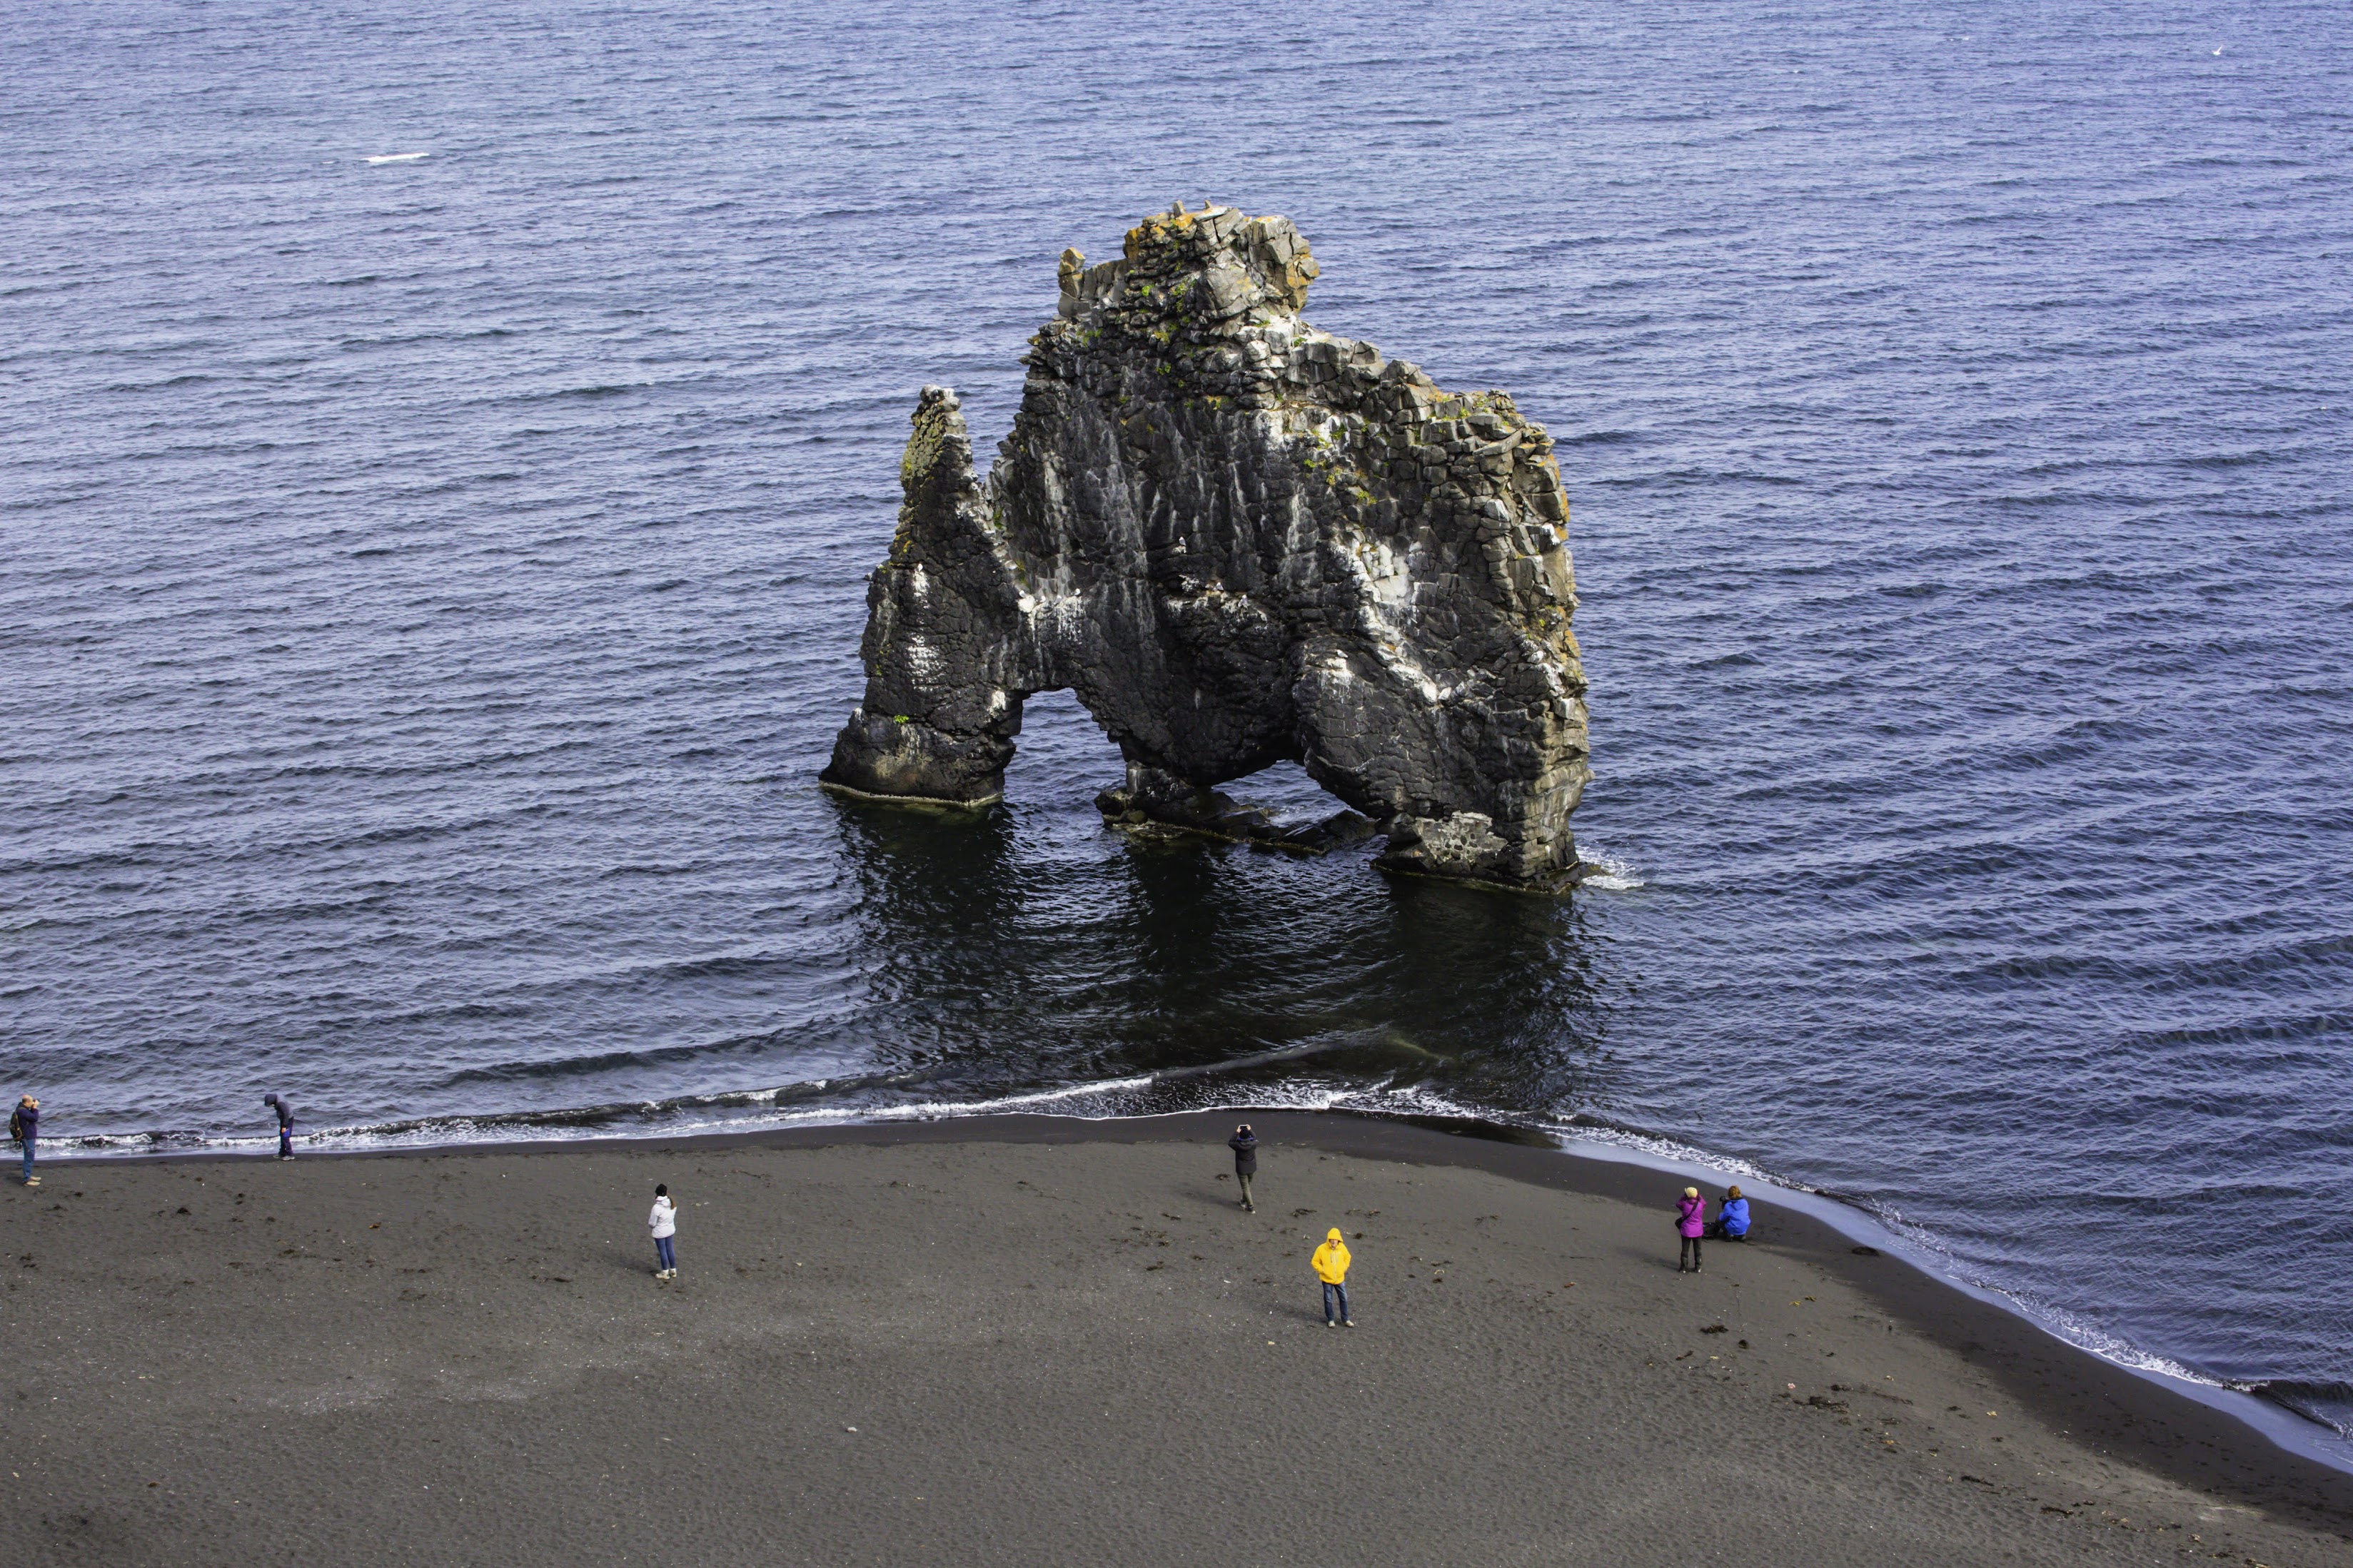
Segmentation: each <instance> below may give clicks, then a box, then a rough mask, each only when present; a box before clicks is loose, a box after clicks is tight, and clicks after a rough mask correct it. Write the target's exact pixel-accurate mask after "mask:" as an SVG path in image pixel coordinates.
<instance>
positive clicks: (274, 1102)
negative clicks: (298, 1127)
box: [261, 1094, 294, 1160]
mask: <svg viewBox="0 0 2353 1568" xmlns="http://www.w3.org/2000/svg"><path fill="white" fill-rule="evenodd" d="M261 1103H262V1104H264V1105H267V1106H269V1107H271V1108H272V1109H274V1110H276V1111H277V1112H278V1157H279V1158H280V1159H281V1160H291V1159H292V1158H293V1157H294V1108H293V1107H292V1106H290V1105H289V1104H287V1103H286V1101H285V1100H282V1099H280V1098H279V1097H278V1096H277V1095H274V1094H265V1095H263V1096H262V1097H261Z"/></svg>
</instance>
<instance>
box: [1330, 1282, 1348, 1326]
mask: <svg viewBox="0 0 2353 1568" xmlns="http://www.w3.org/2000/svg"><path fill="white" fill-rule="evenodd" d="M1335 1300H1336V1301H1337V1302H1338V1303H1339V1306H1340V1312H1339V1317H1338V1319H1336V1320H1335V1318H1334V1317H1333V1314H1332V1305H1333V1303H1334V1302H1335ZM1348 1315H1349V1313H1348V1288H1347V1287H1346V1286H1345V1285H1332V1284H1326V1285H1325V1286H1324V1321H1325V1322H1327V1323H1329V1322H1333V1321H1346V1320H1347V1318H1348Z"/></svg>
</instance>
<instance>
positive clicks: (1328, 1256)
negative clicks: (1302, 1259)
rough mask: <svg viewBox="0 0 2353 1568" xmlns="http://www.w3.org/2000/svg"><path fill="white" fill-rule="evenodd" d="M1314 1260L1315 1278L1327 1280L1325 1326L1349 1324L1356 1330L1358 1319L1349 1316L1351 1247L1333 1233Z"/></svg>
mask: <svg viewBox="0 0 2353 1568" xmlns="http://www.w3.org/2000/svg"><path fill="white" fill-rule="evenodd" d="M1310 1261H1311V1262H1313V1263H1314V1266H1315V1278H1317V1279H1321V1280H1322V1281H1324V1327H1325V1328H1327V1329H1336V1328H1338V1327H1339V1326H1340V1325H1341V1324H1342V1323H1345V1324H1347V1325H1348V1327H1350V1328H1352V1329H1353V1328H1355V1327H1356V1319H1354V1318H1352V1317H1350V1316H1348V1244H1347V1243H1346V1242H1345V1241H1342V1240H1341V1239H1340V1233H1339V1232H1338V1231H1336V1230H1335V1231H1332V1232H1329V1233H1328V1234H1326V1235H1325V1236H1324V1245H1323V1246H1321V1247H1317V1248H1316V1249H1315V1256H1314V1258H1312V1259H1310Z"/></svg>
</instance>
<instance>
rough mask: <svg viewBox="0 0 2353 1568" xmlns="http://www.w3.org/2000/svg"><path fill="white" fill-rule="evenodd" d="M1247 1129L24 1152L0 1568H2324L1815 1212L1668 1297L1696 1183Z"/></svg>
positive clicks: (2240, 1454) (1209, 1126) (1403, 1136)
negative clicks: (1386, 1567)
mask: <svg viewBox="0 0 2353 1568" xmlns="http://www.w3.org/2000/svg"><path fill="white" fill-rule="evenodd" d="M1230 1120H1231V1119H1230V1118H1219V1119H1216V1120H1215V1121H1211V1120H1209V1119H1205V1118H1177V1119H1171V1120H1166V1121H1153V1122H1145V1123H1115V1124H1100V1123H1098V1124H1083V1123H1069V1122H1056V1121H1047V1120H1042V1119H990V1120H987V1121H969V1122H961V1123H949V1124H934V1125H931V1126H921V1127H896V1128H880V1129H835V1130H829V1131H824V1132H818V1133H800V1134H791V1135H780V1136H766V1137H757V1138H748V1139H747V1138H737V1139H715V1140H704V1141H699V1142H675V1143H669V1144H660V1143H640V1144H631V1145H616V1144H604V1145H596V1146H579V1145H575V1146H570V1147H559V1148H550V1149H543V1150H536V1151H525V1152H516V1151H495V1152H468V1153H451V1154H422V1155H415V1154H412V1155H400V1156H383V1157H361V1156H352V1157H340V1158H324V1157H310V1158H305V1159H302V1160H298V1161H295V1162H292V1163H286V1164H280V1163H275V1162H271V1161H267V1160H259V1161H257V1160H249V1159H241V1160H210V1159H200V1160H177V1161H168V1162H142V1163H131V1162H122V1161H115V1162H106V1163H82V1164H69V1163H51V1164H50V1165H48V1167H47V1182H46V1184H44V1185H43V1186H41V1187H40V1188H38V1189H34V1190H29V1191H28V1190H26V1189H24V1188H21V1187H18V1186H16V1185H15V1184H9V1185H8V1186H7V1187H6V1188H5V1191H0V1215H5V1222H0V1223H5V1226H6V1231H7V1238H8V1243H7V1248H6V1250H7V1254H8V1257H7V1258H6V1263H7V1268H6V1270H5V1274H6V1279H7V1285H8V1288H7V1290H6V1291H5V1299H0V1353H5V1365H6V1377H7V1383H6V1384H5V1401H6V1418H5V1419H6V1425H5V1432H6V1444H5V1452H6V1458H5V1462H0V1485H5V1488H6V1490H5V1498H6V1500H7V1506H6V1509H5V1521H0V1562H5V1563H9V1564H17V1563H24V1564H34V1563H41V1564H47V1563H74V1564H80V1563H110V1564H140V1565H156V1568H161V1565H166V1564H178V1563H239V1564H245V1563H280V1562H287V1563H296V1562H299V1563H305V1564H320V1563H326V1564H341V1563H404V1562H416V1563H514V1564H535V1563H566V1564H570V1563H681V1564H719V1563H764V1564H765V1563H826V1564H852V1563H894V1564H895V1563H919V1562H929V1563H955V1564H965V1563H1022V1564H1045V1565H1054V1564H1063V1563H1091V1562H1111V1563H1142V1564H1156V1563H1219V1564H1293V1563H1326V1564H1337V1563H1346V1564H1351V1565H1356V1564H1387V1563H1399V1564H1418V1565H1419V1564H1445V1563H1465V1564H1469V1563H1477V1564H1502V1563H1579V1564H1582V1563H1595V1564H1600V1563H1609V1564H1648V1563H1658V1564H1673V1565H1677V1568H1685V1565H1691V1564H1703V1563H1722V1564H1737V1565H1739V1568H1773V1565H1777V1564H1784V1563H1786V1564H1792V1565H1797V1564H1806V1565H1826V1564H1841V1563H1855V1564H1883V1563H1955V1564H1961V1563H1968V1564H1979V1563H1998V1562H2019V1563H2176V1562H2210V1561H2214V1560H2217V1559H2219V1560H2221V1561H2225V1562H2232V1563H2246V1562H2257V1563H2270V1564H2277V1565H2279V1568H2300V1565H2306V1564H2309V1565H2314V1568H2318V1565H2321V1564H2344V1563H2353V1545H2348V1532H2353V1485H2348V1483H2347V1480H2346V1479H2345V1478H2343V1477H2340V1476H2338V1475H2337V1474H2336V1473H2335V1472H2332V1471H2328V1470H2326V1469H2322V1468H2318V1467H2315V1466H2311V1465H2308V1464H2306V1463H2305V1462H2303V1461H2301V1460H2298V1459H2295V1458H2292V1457H2291V1456H2288V1455H2286V1454H2284V1453H2282V1452H2281V1451H2279V1450H2277V1449H2276V1448H2274V1447H2271V1446H2270V1445H2268V1444H2267V1443H2265V1442H2264V1441H2263V1439H2262V1438H2260V1437H2259V1436H2255V1435H2254V1434H2253V1433H2252V1432H2249V1431H2247V1430H2246V1429H2244V1428H2242V1427H2240V1426H2237V1425H2236V1424H2235V1423H2233V1422H2231V1421H2229V1420H2228V1419H2227V1418H2225V1417H2223V1416H2221V1415H2217V1414H2215V1413H2213V1412H2211V1411H2208V1410H2206V1409H2204V1408H2202V1407H2200V1406H2199V1405H2194V1404H2191V1403H2189V1402H2187V1401H2184V1400H2180V1399H2179V1398H2177V1397H2175V1396H2173V1395H2171V1394H2168V1393H2166V1392H2165V1391H2164V1390H2162V1389H2159V1388H2157V1387H2155V1386H2154V1385H2151V1384H2147V1383H2146V1382H2144V1381H2142V1380H2139V1379H2136V1378H2133V1377H2130V1376H2129V1375H2128V1374H2125V1373H2119V1372H2117V1371H2116V1370H2115V1369H2113V1368H2110V1367H2107V1366H2105V1364H2104V1363H2099V1362H2097V1361H2095V1360H2094V1359H2092V1358H2090V1357H2087V1356H2084V1355H2081V1354H2079V1353H2077V1352H2073V1351H2070V1350H2068V1349H2066V1348H2065V1347H2063V1346H2062V1345H2060V1344H2058V1343H2057V1342H2054V1341H2052V1340H2050V1339H2048V1338H2047V1337H2045V1336H2042V1335H2041V1334H2039V1333H2037V1332H2036V1331H2033V1330H2031V1328H2028V1327H2026V1326H2025V1325H2023V1324H2021V1323H2018V1322H2017V1321H2014V1320H2011V1319H2010V1318H2008V1317H2006V1316H2005V1315H2003V1314H2001V1313H2000V1312H1998V1311H1995V1310H1992V1309H1989V1308H1986V1307H1983V1306H1981V1305H1979V1304H1977V1303H1975V1302H1972V1301H1970V1300H1968V1299H1967V1298H1965V1297H1962V1296H1960V1295H1958V1294H1957V1293H1956V1292H1953V1291H1950V1290H1947V1289H1944V1288H1942V1287H1940V1286H1937V1285H1936V1284H1935V1283H1934V1282H1933V1281H1930V1280H1928V1279H1925V1278H1924V1277H1922V1276H1920V1275H1918V1274H1916V1273H1915V1272H1914V1271H1913V1270H1911V1269H1910V1268H1908V1267H1906V1266H1905V1265H1904V1264H1902V1263H1900V1262H1898V1261H1896V1260H1894V1259H1893V1258H1883V1257H1862V1256H1857V1255H1856V1254H1854V1253H1853V1252H1852V1251H1851V1250H1850V1248H1849V1246H1848V1244H1847V1243H1846V1242H1844V1241H1843V1240H1841V1239H1840V1238H1838V1237H1835V1236H1833V1235H1832V1234H1831V1233H1830V1232H1829V1231H1827V1230H1826V1229H1824V1228H1823V1227H1821V1226H1817V1225H1816V1224H1814V1223H1813V1222H1811V1221H1810V1220H1808V1219H1806V1218H1805V1217H1804V1216H1801V1215H1789V1214H1786V1213H1776V1212H1774V1211H1772V1210H1770V1209H1769V1208H1767V1207H1766V1206H1765V1205H1759V1223H1758V1232H1759V1236H1760V1240H1759V1241H1758V1242H1757V1244H1754V1245H1751V1246H1749V1247H1745V1248H1739V1247H1725V1246H1721V1245H1711V1247H1710V1248H1709V1251H1708V1268H1707V1271H1706V1272H1705V1273H1704V1275H1701V1276H1697V1277H1691V1278H1686V1277H1680V1276H1678V1275H1677V1274H1676V1272H1675V1269H1674V1241H1673V1237H1672V1233H1671V1228H1670V1224H1669V1205H1670V1203H1671V1201H1672V1196H1673V1194H1674V1193H1675V1191H1676V1190H1677V1187H1678V1184H1677V1183H1675V1182H1674V1181H1673V1180H1672V1178H1668V1177H1663V1176H1660V1175H1656V1174H1653V1173H1646V1172H1643V1171H1640V1170H1636V1169H1632V1168H1630V1167H1620V1166H1614V1165H1607V1164H1599V1163H1592V1162H1585V1161H1577V1160H1570V1159H1565V1158H1562V1157H1561V1156H1559V1155H1557V1154H1555V1153H1551V1152H1544V1151H1537V1150H1530V1149H1522V1148H1516V1147H1513V1146H1510V1145H1503V1144H1496V1143H1492V1142H1481V1141H1474V1140H1470V1139H1464V1138H1457V1137H1448V1136H1445V1135H1443V1134H1440V1133H1438V1132H1434V1131H1423V1130H1419V1129H1414V1128H1409V1127H1400V1126H1396V1125H1393V1124H1385V1123H1377V1122H1366V1121H1360V1120H1356V1119H1350V1118H1339V1117H1307V1116H1264V1117H1256V1118H1253V1121H1256V1123H1257V1125H1258V1126H1259V1129H1260V1131H1261V1135H1262V1136H1263V1137H1264V1138H1265V1139H1266V1148H1265V1150H1264V1152H1263V1153H1262V1155H1261V1176H1260V1179H1259V1194H1258V1195H1259V1202H1260V1212H1259V1213H1258V1214H1257V1215H1244V1214H1242V1213H1240V1212H1239V1210H1238V1209H1237V1208H1236V1206H1235V1203H1234V1186H1233V1184H1232V1182H1231V1181H1230V1179H1227V1180H1220V1179H1219V1177H1220V1175H1221V1174H1222V1173H1225V1172H1226V1171H1228V1170H1229V1159H1228V1156H1227V1154H1226V1151H1225V1150H1224V1149H1223V1148H1222V1147H1221V1143H1222V1140H1223V1138H1224V1135H1225V1133H1226V1131H1228V1129H1229V1124H1230ZM656 1181H667V1182H668V1183H670V1186H671V1190H672V1192H673V1193H674V1194H676V1195H677V1197H678V1200H679V1202H680V1205H681V1225H680V1234H679V1243H678V1246H679V1258H680V1263H681V1279H680V1280H679V1281H677V1282H676V1283H675V1284H661V1283H657V1282H656V1281H655V1280H654V1279H652V1278H651V1272H650V1271H651V1268H652V1262H653V1260H652V1247H651V1246H650V1244H649V1242H648V1241H647V1239H646V1232H645V1211H646V1208H647V1206H648V1205H649V1201H650V1194H651V1192H652V1188H653V1184H654V1183H655V1182H656ZM1333 1225H1338V1226H1343V1227H1344V1228H1345V1230H1346V1231H1347V1233H1348V1235H1349V1237H1350V1238H1351V1239H1350V1245H1351V1246H1352V1247H1354V1249H1355V1252H1356V1268H1355V1272H1354V1275H1353V1277H1352V1280H1351V1283H1352V1287H1353V1293H1354V1296H1355V1309H1356V1321H1357V1322H1358V1324H1359V1325H1360V1326H1359V1327H1357V1328H1356V1330H1354V1331H1327V1330H1325V1329H1324V1326H1323V1322H1322V1317H1321V1312H1320V1308H1319V1305H1318V1298H1317V1293H1316V1289H1315V1285H1314V1279H1313V1278H1312V1276H1311V1275H1310V1273H1309V1271H1308V1268H1307V1254H1308V1252H1309V1250H1310V1249H1311V1248H1312V1247H1314V1243H1315V1241H1316V1240H1317V1239H1319V1238H1320V1237H1322V1235H1323V1233H1324V1229H1325V1228H1326V1227H1327V1226H1333ZM1791 1384H1795V1385H1796V1386H1795V1389H1794V1391H1793V1390H1792V1389H1791V1388H1790V1386H1789V1385H1791Z"/></svg>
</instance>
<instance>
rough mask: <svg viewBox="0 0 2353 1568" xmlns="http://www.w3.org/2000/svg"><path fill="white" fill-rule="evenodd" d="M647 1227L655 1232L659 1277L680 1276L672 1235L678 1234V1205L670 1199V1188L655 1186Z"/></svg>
mask: <svg viewBox="0 0 2353 1568" xmlns="http://www.w3.org/2000/svg"><path fill="white" fill-rule="evenodd" d="M646 1228H647V1229H648V1230H650V1231H652V1232H653V1233H654V1256H655V1257H656V1258H659V1259H660V1264H659V1267H658V1268H655V1269H654V1278H655V1279H677V1278H678V1251H677V1248H676V1247H674V1246H673V1245H672V1244H671V1241H670V1237H674V1236H676V1235H677V1234H678V1205H675V1204H673V1203H671V1202H670V1188H669V1187H668V1186H666V1185H665V1186H657V1187H656V1188H654V1212H653V1213H652V1214H651V1215H648V1216H647V1219H646Z"/></svg>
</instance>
